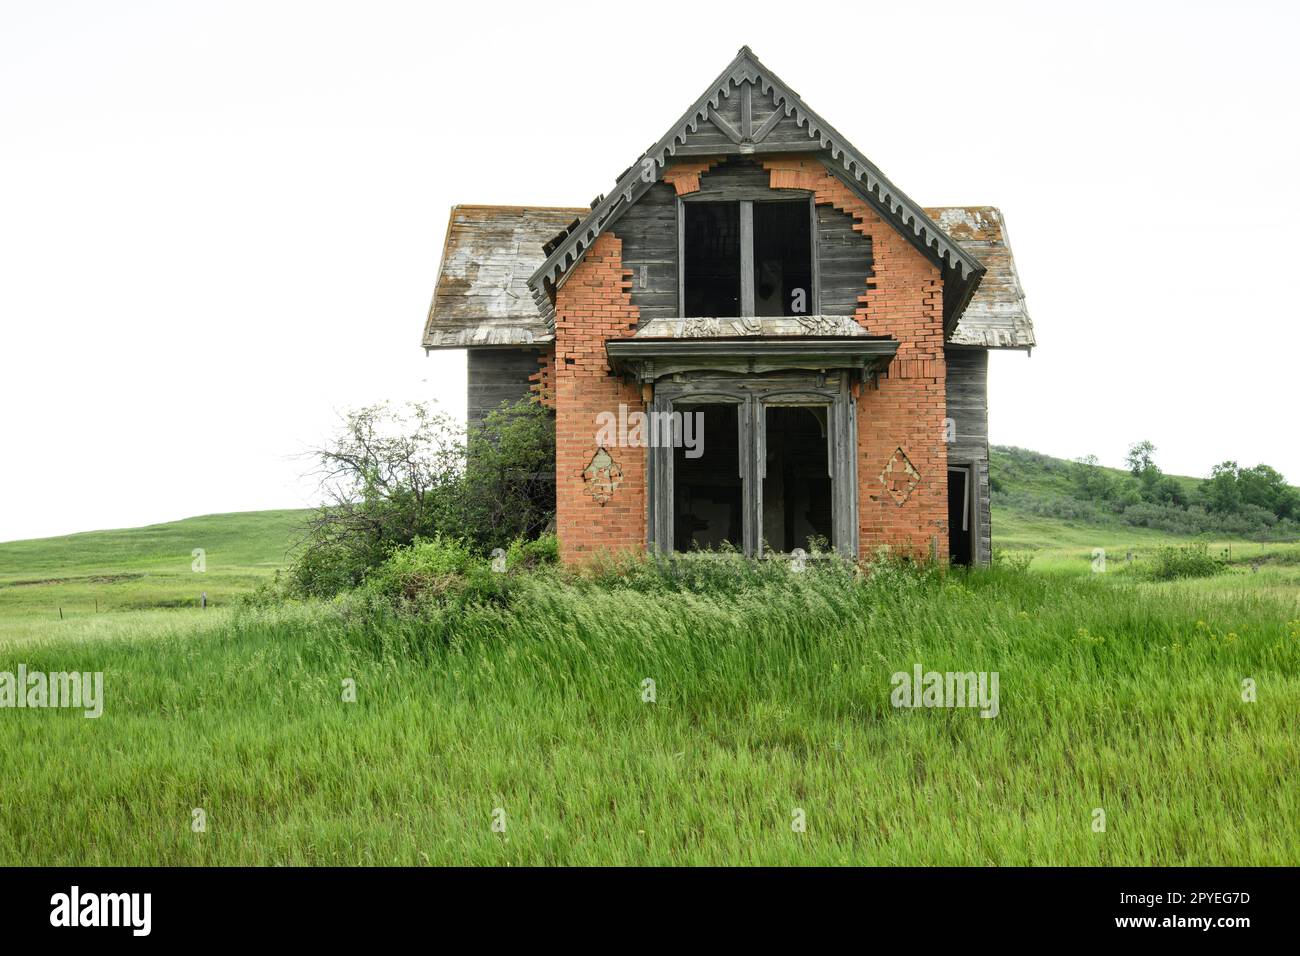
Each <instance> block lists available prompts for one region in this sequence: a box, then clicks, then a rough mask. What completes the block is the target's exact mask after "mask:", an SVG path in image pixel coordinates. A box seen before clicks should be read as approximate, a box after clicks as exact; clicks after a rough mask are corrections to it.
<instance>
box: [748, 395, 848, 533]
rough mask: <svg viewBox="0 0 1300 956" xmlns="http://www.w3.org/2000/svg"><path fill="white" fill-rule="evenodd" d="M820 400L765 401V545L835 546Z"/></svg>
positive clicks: (825, 411)
mask: <svg viewBox="0 0 1300 956" xmlns="http://www.w3.org/2000/svg"><path fill="white" fill-rule="evenodd" d="M829 411H830V409H829V408H828V407H827V406H825V405H798V406H780V405H778V406H768V408H767V409H766V439H765V444H764V451H765V461H764V469H763V542H764V550H769V549H770V550H772V551H777V552H785V553H789V552H791V551H793V550H794V549H795V548H803V549H804V550H805V551H812V550H828V549H830V548H833V547H834V546H835V541H834V521H833V505H832V498H831V476H830V457H829V449H828V443H827V440H826V427H827V415H828V412H829Z"/></svg>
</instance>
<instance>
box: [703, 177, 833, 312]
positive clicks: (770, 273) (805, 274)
mask: <svg viewBox="0 0 1300 956" xmlns="http://www.w3.org/2000/svg"><path fill="white" fill-rule="evenodd" d="M681 228H682V243H681V247H682V260H683V261H682V293H681V296H682V301H681V308H682V310H683V311H682V315H683V316H690V317H694V316H700V317H704V316H708V317H714V316H717V317H722V318H729V317H733V316H790V315H803V314H807V313H811V312H813V311H814V305H813V303H814V294H815V290H814V288H813V242H812V234H813V233H812V206H811V200H803V199H798V200H774V201H757V200H740V201H738V202H716V201H692V202H684V203H682V227H681Z"/></svg>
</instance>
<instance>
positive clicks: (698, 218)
mask: <svg viewBox="0 0 1300 956" xmlns="http://www.w3.org/2000/svg"><path fill="white" fill-rule="evenodd" d="M683 211H684V213H685V216H686V226H685V228H686V237H685V240H686V241H685V242H684V244H683V245H684V247H685V257H686V262H685V263H684V266H685V272H686V314H687V315H692V316H737V315H740V314H741V313H740V203H738V202H695V203H686V204H685V209H684V210H683Z"/></svg>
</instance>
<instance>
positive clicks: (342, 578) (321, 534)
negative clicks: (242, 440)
mask: <svg viewBox="0 0 1300 956" xmlns="http://www.w3.org/2000/svg"><path fill="white" fill-rule="evenodd" d="M316 455H317V458H318V459H319V462H320V470H319V472H318V474H319V476H320V479H321V488H322V491H323V492H324V494H325V497H326V499H327V501H328V503H327V504H326V505H324V506H323V507H321V508H320V509H319V511H318V512H317V513H316V515H315V517H314V518H313V520H312V521H311V523H310V526H309V527H308V529H307V532H306V535H305V539H304V541H303V542H302V544H301V545H300V547H299V549H298V552H297V554H296V556H295V559H294V562H293V567H292V570H291V573H290V581H291V584H292V586H293V589H294V591H295V593H297V594H301V595H306V596H314V597H328V596H331V595H335V594H338V593H340V592H342V591H345V590H348V589H351V588H355V587H358V586H360V585H361V583H362V582H363V581H364V580H365V579H366V577H367V573H368V572H370V571H372V570H375V569H378V568H379V567H380V566H381V565H383V564H384V563H385V562H387V561H388V560H389V558H390V556H391V555H393V554H394V553H395V549H400V548H404V547H407V546H410V545H412V544H414V543H415V542H416V541H417V540H419V539H422V538H424V539H429V538H434V537H435V536H441V537H442V538H443V539H455V540H457V541H459V542H462V543H463V544H464V545H466V546H468V547H469V548H470V549H471V550H473V551H475V552H477V553H478V554H480V555H486V554H488V553H489V552H491V551H492V550H493V549H494V548H510V547H512V542H514V541H516V540H519V539H531V538H535V537H537V536H538V535H539V534H540V533H541V532H542V531H544V530H545V528H546V527H547V526H548V525H549V524H550V523H551V521H552V520H553V518H554V513H555V480H554V476H555V424H554V419H553V416H552V415H551V413H550V412H549V411H548V410H546V409H544V408H542V407H541V406H539V405H536V404H534V403H532V402H529V401H526V400H525V401H521V402H517V403H515V404H513V405H511V404H509V403H503V404H502V406H501V407H500V408H499V409H497V410H496V411H494V412H492V413H490V414H489V415H488V416H487V417H486V418H485V419H484V421H483V422H482V423H480V424H478V425H475V426H473V427H472V428H470V429H469V433H468V437H467V438H465V439H462V436H461V433H460V426H459V424H458V423H457V422H456V421H454V420H453V419H451V418H449V417H447V416H445V415H441V414H438V413H436V412H434V411H433V410H432V409H431V408H430V407H429V406H427V405H422V404H419V403H412V404H410V405H408V406H406V407H405V408H403V409H394V408H391V407H390V406H388V405H376V406H372V407H369V408H363V409H360V410H358V411H354V412H351V413H349V414H348V415H347V416H346V417H345V419H344V424H343V428H342V429H341V431H340V434H339V435H338V436H336V438H335V440H334V441H333V442H332V443H331V444H330V445H329V446H328V447H326V448H322V449H318V450H317V452H316ZM544 550H545V548H544V547H543V551H544ZM540 554H541V552H538V554H535V555H530V557H529V560H534V559H539V556H540Z"/></svg>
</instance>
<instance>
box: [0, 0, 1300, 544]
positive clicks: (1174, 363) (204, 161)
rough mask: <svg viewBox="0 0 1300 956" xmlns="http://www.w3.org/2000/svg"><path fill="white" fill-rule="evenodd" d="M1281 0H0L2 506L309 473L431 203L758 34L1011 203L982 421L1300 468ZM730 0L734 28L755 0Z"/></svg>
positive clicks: (499, 181) (103, 506)
mask: <svg viewBox="0 0 1300 956" xmlns="http://www.w3.org/2000/svg"><path fill="white" fill-rule="evenodd" d="M1298 10H1300V7H1298V6H1297V5H1295V4H1290V5H1287V4H1282V3H1277V4H1263V3H1247V2H1240V0H1238V2H1233V3H1225V4H1201V3H1185V2H1184V3H1168V4H1163V3H1140V2H1135V0H1128V2H1125V3H1119V4H1107V3H1088V4H1077V5H1074V6H1073V8H1072V9H1070V10H1066V9H1064V8H1063V7H1061V6H1060V5H1057V4H1044V3H1039V4H1025V5H1013V4H1009V3H1008V4H1001V3H979V4H971V3H961V4H945V3H940V2H926V3H903V2H902V0H895V2H891V3H888V4H882V3H864V2H855V3H847V4H843V5H839V4H832V3H826V2H815V3H814V2H810V3H806V4H802V5H800V4H790V3H788V2H782V3H771V4H768V3H763V2H759V0H749V2H748V3H745V4H741V5H739V6H737V5H735V4H704V3H698V2H694V3H689V4H673V3H656V4H646V5H644V6H642V7H638V6H636V5H631V6H629V5H624V6H618V5H610V4H608V3H600V4H594V5H592V6H591V7H590V8H587V9H586V10H583V9H580V5H577V4H563V5H558V6H557V5H554V4H537V3H526V4H516V5H509V6H505V5H497V4H493V3H488V2H481V3H473V4H455V3H433V2H428V3H419V4H414V3H411V4H398V3H376V2H365V3H353V4H335V3H320V2H311V3H277V2H262V3H247V4H245V3H138V2H135V3H132V2H115V3H112V4H107V3H89V2H87V3H68V2H14V0H4V5H3V6H2V7H0V332H2V338H0V402H3V419H2V420H3V425H4V436H3V443H2V444H0V447H2V448H3V450H4V457H3V460H2V461H0V540H5V539H12V538H21V537H32V536H38V535H49V534H60V533H64V532H70V531H78V530H89V529H92V528H103V527H123V526H132V525H138V524H145V523H150V522H156V521H165V520H171V519H174V518H180V517H185V516H189V515H195V514H205V513H210V512H216V511H240V510H250V509H259V508H272V507H299V506H304V505H308V504H310V503H312V502H313V501H314V497H313V494H312V491H313V486H312V484H311V483H310V482H308V481H304V480H302V479H301V478H300V475H301V473H302V472H303V471H304V470H305V469H306V467H307V465H306V463H305V462H304V461H302V460H301V459H299V458H297V457H295V456H296V455H298V454H299V453H301V452H302V451H303V450H304V449H305V448H307V447H309V446H311V445H313V444H316V443H319V442H321V441H323V440H324V439H325V437H326V436H327V435H328V434H330V432H331V431H332V429H333V426H334V424H335V423H336V421H337V413H338V412H339V411H340V410H342V409H344V408H347V407H350V406H355V405H359V404H363V403H369V402H373V401H378V400H381V399H385V398H391V399H404V398H408V397H425V398H436V399H437V400H438V401H439V402H440V403H441V404H442V405H443V406H444V408H445V409H446V410H448V411H450V412H453V413H455V414H458V415H463V412H464V401H465V398H464V392H465V372H464V364H465V363H464V353H461V352H451V353H435V354H433V355H431V356H429V357H428V358H426V357H425V355H424V353H423V351H422V350H421V349H420V348H419V347H418V343H419V338H420V332H421V327H422V324H423V320H424V316H425V311H426V309H427V307H428V303H429V298H430V295H431V292H432V288H433V284H434V279H435V276H436V273H437V263H438V258H439V252H440V250H441V245H442V240H443V234H444V230H445V228H446V223H447V213H448V209H449V207H450V206H452V205H453V204H454V203H458V202H463V203H503V204H504V203H520V204H527V203H531V204H538V205H550V204H553V205H583V204H585V203H587V202H588V201H589V200H590V199H591V198H592V197H594V196H595V195H597V194H598V193H602V192H606V191H608V189H609V188H610V186H611V185H612V183H613V179H614V176H615V175H616V174H617V173H618V172H619V171H621V170H623V169H624V168H626V167H627V166H628V165H630V164H631V163H632V162H633V161H634V160H635V159H636V158H637V156H638V155H639V154H640V153H641V151H642V150H644V149H645V148H646V147H647V146H648V145H649V144H650V143H652V142H653V141H654V140H655V139H657V138H658V137H659V136H660V135H662V133H663V132H664V131H665V130H666V129H667V127H668V125H669V124H670V123H671V122H672V121H673V120H675V119H676V118H677V116H678V115H680V113H681V112H682V111H683V110H685V109H686V107H687V106H689V105H690V103H691V102H693V101H694V99H695V98H696V97H697V96H698V95H699V94H700V93H701V92H702V91H703V89H704V87H705V85H706V84H707V83H708V82H709V81H710V80H712V78H713V77H714V76H715V75H716V74H717V73H718V72H719V71H720V70H721V69H722V67H723V66H725V65H726V64H727V62H729V61H730V59H731V58H732V57H733V56H734V55H735V53H736V50H737V49H738V48H739V47H740V46H741V45H742V44H746V43H747V44H749V45H750V46H751V47H752V48H753V49H754V51H755V52H756V53H757V54H758V55H759V57H761V58H762V59H763V60H764V62H766V63H767V64H768V65H769V66H770V67H772V68H773V69H774V70H776V71H777V72H778V73H779V74H780V75H781V76H782V77H783V79H785V80H786V81H787V82H788V83H789V84H791V85H792V86H793V87H794V89H796V90H797V91H799V93H800V94H801V95H802V96H803V97H804V99H805V100H806V101H807V102H808V103H809V104H810V105H811V106H812V107H813V108H814V109H816V110H817V111H818V112H819V113H821V114H822V115H823V116H824V117H826V118H827V120H829V121H830V122H831V123H833V124H834V125H835V126H836V127H838V128H839V130H840V131H841V132H842V133H844V134H845V135H846V136H848V137H849V138H850V139H851V140H852V141H853V142H854V143H855V144H856V145H857V146H858V147H859V148H860V149H861V150H862V151H863V152H864V153H865V154H866V155H867V156H869V157H870V158H871V159H872V160H873V161H874V162H875V163H876V164H877V165H879V166H880V167H881V168H882V169H884V170H885V172H886V173H888V175H889V176H890V177H891V178H892V179H893V180H894V181H895V182H897V183H898V184H899V185H900V186H901V187H902V188H904V189H905V190H907V191H908V193H909V194H910V195H911V196H912V197H913V198H914V199H916V200H917V201H919V202H921V203H923V204H925V205H946V204H954V205H955V204H967V203H970V204H975V203H988V204H992V205H996V206H999V207H1000V208H1001V209H1002V210H1003V213H1004V214H1005V216H1006V219H1007V222H1008V225H1009V229H1010V235H1011V239H1012V245H1013V249H1014V251H1015V254H1016V259H1017V264H1018V267H1019V271H1020V277H1021V280H1022V282H1023V284H1024V286H1025V289H1026V292H1027V295H1028V302H1029V309H1030V313H1031V315H1032V316H1033V319H1034V323H1035V326H1036V329H1037V333H1038V338H1039V342H1040V347H1039V348H1038V349H1037V350H1035V352H1034V354H1033V356H1032V358H1026V357H1025V356H1024V355H1023V354H1022V353H1003V354H998V353H995V354H994V358H993V362H992V386H991V404H992V407H991V411H990V419H991V422H990V424H991V432H992V440H993V441H994V442H995V443H1000V444H1017V445H1022V446H1025V447H1029V448H1033V449H1036V450H1039V451H1043V452H1048V453H1051V454H1056V455H1061V456H1065V457H1075V456H1079V455H1084V454H1088V453H1093V454H1096V455H1098V456H1099V457H1100V458H1101V459H1102V461H1103V462H1106V463H1112V464H1117V463H1119V462H1120V461H1121V459H1122V457H1123V453H1124V451H1125V448H1126V447H1127V445H1128V443H1129V442H1131V441H1134V440H1137V439H1142V438H1149V439H1151V440H1152V441H1154V442H1155V443H1156V445H1157V446H1158V447H1159V453H1158V455H1157V460H1158V461H1159V462H1160V464H1161V465H1162V466H1163V467H1165V469H1166V470H1167V471H1173V472H1178V473H1188V474H1202V473H1204V472H1206V471H1207V470H1208V469H1209V467H1210V466H1211V465H1212V464H1214V463H1215V462H1218V461H1220V460H1223V459H1225V458H1236V459H1238V460H1239V461H1241V462H1242V463H1243V464H1254V463H1256V462H1258V461H1261V460H1262V461H1267V462H1269V463H1270V464H1273V465H1274V466H1276V467H1278V468H1280V469H1281V470H1282V471H1283V472H1284V473H1285V474H1286V475H1287V477H1288V478H1289V479H1290V480H1291V481H1292V482H1297V483H1300V443H1297V441H1296V440H1295V436H1296V428H1295V425H1294V421H1293V419H1292V401H1291V399H1292V396H1293V395H1294V393H1295V390H1296V377H1295V369H1296V348H1295V347H1296V344H1297V335H1296V332H1295V320H1296V318H1297V305H1296V300H1295V296H1294V295H1293V294H1292V293H1293V290H1294V288H1295V286H1296V281H1295V266H1294V263H1296V262H1297V261H1300V253H1297V251H1296V249H1295V248H1294V247H1293V246H1291V245H1290V244H1289V243H1290V242H1291V241H1292V233H1293V231H1294V225H1295V224H1296V223H1297V222H1300V186H1298V185H1297V175H1296V173H1297V169H1300V155H1298V154H1300V147H1298V144H1300V132H1297V130H1298V129H1300V123H1297V118H1298V117H1297V108H1296V106H1295V97H1296V93H1297V90H1300V67H1298V66H1297V52H1296V51H1297V39H1300V37H1298V36H1297V20H1298V19H1300V13H1298V12H1297V11H1298ZM740 24H743V26H740Z"/></svg>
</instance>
